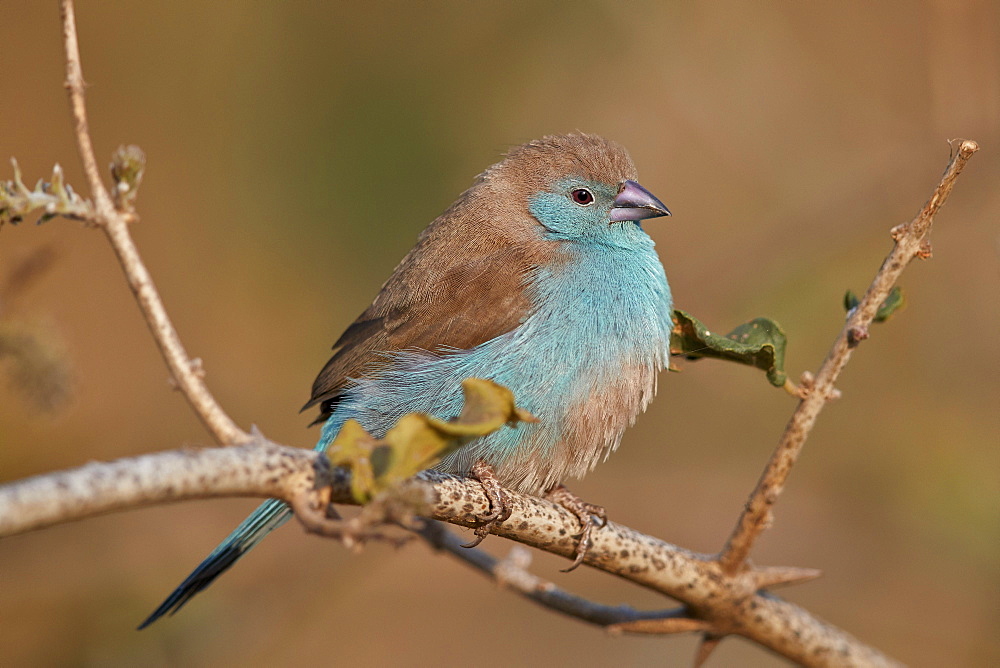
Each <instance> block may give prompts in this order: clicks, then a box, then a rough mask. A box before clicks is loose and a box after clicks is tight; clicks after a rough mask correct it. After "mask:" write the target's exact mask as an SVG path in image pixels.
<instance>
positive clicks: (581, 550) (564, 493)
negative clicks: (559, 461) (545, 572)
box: [545, 485, 608, 573]
mask: <svg viewBox="0 0 1000 668" xmlns="http://www.w3.org/2000/svg"><path fill="white" fill-rule="evenodd" d="M545 498H547V499H548V500H549V501H551V502H553V503H557V504H559V505H560V506H562V507H563V508H565V509H566V510H568V511H569V512H571V513H573V514H574V515H576V517H577V519H578V520H580V527H581V529H580V534H579V536H580V542H579V543H577V545H576V553H575V557H576V558H575V559H573V563H572V564H570V566H569V568H564V569H562V570H563V573H568V572H570V571H571V570H573V569H574V568H576V567H577V566H579V565H580V564H582V563H583V558H584V557H586V556H587V551H588V550H589V549H590V545H591V540H590V533H591V531H593V528H594V518H595V517H596V518H597V519H598V520H600V526H601V528H604V527H605V526H607V524H608V513H607V511H605V510H604V507H603V506H595V505H594V504H592V503H587V502H586V501H584V500H583V499H581V498H580V497H578V496H577V495H576V494H574V493H573V492H571V491H569V490H568V489H566V488H565V487H564V486H563V485H556V486H555V487H553V488H552V489H550V490H549V491H548V492H546V493H545Z"/></svg>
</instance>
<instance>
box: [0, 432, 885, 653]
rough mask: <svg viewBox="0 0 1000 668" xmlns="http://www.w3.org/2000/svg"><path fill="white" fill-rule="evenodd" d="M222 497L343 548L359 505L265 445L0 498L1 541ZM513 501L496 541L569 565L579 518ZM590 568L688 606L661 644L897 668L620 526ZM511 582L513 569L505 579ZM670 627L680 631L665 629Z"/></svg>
mask: <svg viewBox="0 0 1000 668" xmlns="http://www.w3.org/2000/svg"><path fill="white" fill-rule="evenodd" d="M323 485H329V487H323ZM396 493H397V494H398V495H399V497H400V498H402V499H413V498H417V497H419V498H427V499H429V500H430V501H431V503H430V507H427V508H425V509H424V510H423V514H425V515H426V516H429V517H431V518H433V519H438V520H442V521H446V522H450V523H452V524H457V525H461V526H471V525H473V524H475V523H476V519H477V517H479V516H480V515H482V514H483V513H484V512H485V510H486V509H487V507H488V504H489V501H488V499H487V498H486V495H485V493H484V492H483V488H482V485H480V484H479V483H478V482H475V481H472V480H467V479H464V478H459V477H456V476H451V475H446V474H442V473H435V472H424V473H422V474H421V475H420V476H418V477H416V478H412V479H410V480H407V481H405V482H404V483H402V484H401V485H400V486H399V487H398V488H397V490H396ZM219 496H258V497H274V498H280V499H282V500H284V501H286V502H288V503H290V504H291V505H292V506H293V507H294V508H295V510H296V516H297V517H298V518H299V519H300V521H301V522H302V524H303V525H304V526H305V527H306V528H307V529H309V530H312V531H315V532H317V533H323V534H332V535H335V536H336V537H337V538H339V539H341V540H344V539H347V538H350V537H351V536H350V535H348V534H347V533H346V532H344V531H340V532H328V531H326V527H327V526H328V524H329V523H330V522H333V521H334V520H331V519H329V515H330V514H329V512H328V510H329V509H328V503H330V502H334V503H345V504H353V503H354V502H353V500H352V496H351V487H350V479H349V476H348V475H347V473H346V472H345V471H344V470H342V469H330V468H329V467H328V464H327V460H326V457H324V456H323V455H321V454H319V453H317V452H315V451H311V450H299V449H295V448H288V447H285V446H279V445H275V444H273V443H269V442H267V441H265V440H264V439H263V438H260V437H258V440H257V442H255V443H252V444H248V445H243V446H238V447H234V448H211V449H205V450H181V451H173V452H162V453H154V454H149V455H142V456H139V457H134V458H130V459H123V460H119V461H115V462H110V463H91V464H88V465H86V466H83V467H80V468H78V469H73V470H69V471H61V472H57V473H51V474H46V475H42V476H38V477H35V478H29V479H27V480H23V481H19V482H16V483H11V484H8V485H6V486H3V487H0V536H7V535H12V534H16V533H22V532H25V531H30V530H34V529H40V528H43V527H46V526H51V525H53V524H57V523H60V522H66V521H71V520H75V519H81V518H84V517H91V516H94V515H98V514H102V513H107V512H111V511H115V510H123V509H126V508H133V507H137V506H143V505H151V504H157V503H168V502H173V501H180V500H184V499H200V498H208V497H219ZM507 500H508V504H509V506H510V508H511V510H512V513H511V517H510V519H509V520H507V521H506V522H504V523H503V524H502V525H501V526H500V527H498V528H497V529H496V530H495V533H496V534H497V535H499V536H503V537H505V538H510V539H512V540H515V541H518V542H521V543H524V544H525V545H529V546H531V547H536V548H538V549H542V550H545V551H547V552H551V553H553V554H558V555H561V556H563V557H566V558H572V556H573V554H574V552H575V548H576V539H575V538H574V534H576V533H578V531H579V524H578V521H577V519H576V517H575V516H574V515H572V514H571V513H569V512H568V511H567V510H566V509H564V508H562V507H560V506H557V505H555V504H553V503H551V502H549V501H546V500H544V499H539V498H535V497H529V496H522V495H520V494H515V493H514V492H510V491H508V492H507ZM366 537H370V536H366ZM585 563H587V564H588V565H590V566H592V567H594V568H597V569H599V570H602V571H604V572H606V573H611V574H613V575H618V576H619V577H622V578H624V579H626V580H629V581H631V582H633V583H635V584H638V585H641V586H643V587H647V588H649V589H651V590H653V591H657V592H659V593H661V594H665V595H667V596H669V597H671V598H674V599H676V600H678V601H681V602H682V603H684V605H685V607H686V610H687V611H688V616H686V617H680V616H679V613H676V612H665V613H637V615H640V616H642V615H646V614H659V616H660V618H661V622H660V624H661V628H660V632H663V633H675V632H678V631H680V630H701V629H704V628H705V627H706V626H707V627H708V628H710V629H711V633H712V634H714V635H719V636H723V635H728V634H737V635H741V636H744V637H746V638H749V639H751V640H753V641H755V642H757V643H759V644H761V645H763V646H765V647H768V648H770V649H771V650H773V651H775V652H778V653H779V654H782V655H783V656H786V657H788V658H790V659H792V660H795V661H799V662H800V663H804V664H806V665H816V666H820V665H842V666H847V665H893V664H892V661H891V660H890V659H888V658H886V657H885V656H883V655H882V654H880V653H879V652H878V651H877V650H875V649H873V648H870V647H867V646H865V645H864V644H863V643H861V642H860V641H858V640H857V639H855V638H854V637H852V636H851V635H850V634H848V633H846V632H844V631H842V630H840V629H837V628H836V627H833V626H831V625H829V624H826V623H825V622H823V621H821V620H819V619H817V618H815V617H813V616H812V615H810V614H809V613H808V612H807V611H806V610H803V609H802V608H799V607H798V606H795V605H793V604H791V603H788V602H786V601H782V600H781V599H779V598H776V597H774V596H772V595H770V594H767V593H766V592H759V591H757V582H758V577H757V576H756V574H755V572H754V571H748V572H743V573H739V574H736V575H732V576H726V575H725V574H724V573H723V572H722V570H721V568H720V567H719V564H718V563H717V562H716V561H714V560H713V559H712V558H711V557H708V556H705V555H699V554H695V553H693V552H691V551H689V550H685V549H683V548H679V547H677V546H674V545H671V544H669V543H666V542H664V541H661V540H659V539H657V538H653V537H651V536H646V535H644V534H641V533H639V532H637V531H634V530H632V529H629V528H628V527H625V526H621V525H619V524H615V523H613V522H609V523H608V524H607V526H605V527H603V528H595V530H594V533H593V546H592V547H591V549H590V551H588V553H587V556H586V560H585ZM513 572H514V571H511V570H510V569H508V574H511V573H513ZM765 572H766V571H765ZM515 579H516V578H513V577H512V578H511V586H514V587H515V588H517V587H518V586H520V587H522V588H523V589H525V591H527V590H530V589H531V582H532V581H531V580H530V579H529V580H522V581H521V583H520V585H518V584H516V583H515V582H514V580H515ZM534 582H535V584H536V585H537V584H538V583H539V582H540V581H538V580H534ZM544 589H545V587H544V586H543V587H542V590H543V591H544ZM525 595H527V594H525ZM532 598H533V600H536V601H537V602H540V603H542V602H543V601H544V604H545V605H547V606H548V607H551V608H554V609H558V608H559V607H560V606H562V607H564V608H567V609H568V610H575V611H576V613H573V612H568V613H567V614H573V615H574V616H577V617H579V618H581V619H585V618H586V616H587V615H588V614H591V615H593V616H594V617H595V619H594V620H587V621H593V623H600V622H599V621H598V619H599V618H600V616H601V615H604V614H609V615H611V617H610V618H611V619H613V613H610V612H609V609H607V608H603V607H592V608H590V612H587V606H586V605H585V603H584V602H583V600H582V599H578V600H574V598H573V597H572V595H569V594H565V595H560V594H553V595H552V596H550V597H546V596H545V595H544V593H538V594H537V595H536V596H534V597H532ZM559 599H562V600H559ZM591 605H592V606H597V605H598V604H591ZM618 614H621V615H626V614H627V613H625V612H621V613H618ZM674 615H677V616H676V617H673V616H674ZM671 618H674V619H676V620H685V621H665V619H671ZM691 619H694V620H696V621H693V622H692V621H690V620H691ZM623 621H627V620H623ZM636 621H639V620H636ZM650 623H652V622H650ZM623 630H630V631H631V630H634V631H636V632H645V633H649V632H653V631H654V629H652V628H651V627H650V626H648V625H640V627H637V628H636V629H630V628H629V627H628V625H626V626H625V627H624V629H623Z"/></svg>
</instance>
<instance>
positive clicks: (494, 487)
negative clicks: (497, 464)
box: [462, 460, 511, 548]
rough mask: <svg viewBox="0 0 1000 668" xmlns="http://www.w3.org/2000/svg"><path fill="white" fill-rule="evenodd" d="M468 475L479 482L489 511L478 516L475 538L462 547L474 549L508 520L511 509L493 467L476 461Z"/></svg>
mask: <svg viewBox="0 0 1000 668" xmlns="http://www.w3.org/2000/svg"><path fill="white" fill-rule="evenodd" d="M469 475H470V476H471V477H473V478H475V479H476V480H478V481H479V484H481V485H482V486H483V492H484V493H485V494H486V498H487V499H489V501H490V510H489V512H487V513H486V514H485V515H480V516H479V518H478V519H477V522H476V528H475V536H476V537H475V538H474V539H473V540H472V541H471V542H469V543H466V544H464V545H462V547H470V548H471V547H476V546H477V545H479V544H480V543H482V542H483V539H484V538H486V537H487V536H488V535H490V530H491V529H493V527H496V526H500V525H501V524H503V523H504V522H506V521H507V520H508V519H509V518H510V514H511V508H510V506H509V505H508V503H507V495H506V494H505V493H504V491H503V487H502V486H501V485H500V481H499V480H497V478H496V475H494V473H493V467H492V466H490V465H489V464H487V463H486V462H484V461H481V460H480V461H477V462H476V463H475V464H473V465H472V468H471V469H469Z"/></svg>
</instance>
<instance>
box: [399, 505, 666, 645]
mask: <svg viewBox="0 0 1000 668" xmlns="http://www.w3.org/2000/svg"><path fill="white" fill-rule="evenodd" d="M417 533H418V534H419V535H420V537H421V538H423V539H424V540H425V541H427V543H428V544H430V545H431V547H433V548H434V549H436V550H441V551H444V552H447V553H448V554H450V555H452V556H453V557H455V558H457V559H459V560H460V561H463V562H465V563H466V564H468V565H470V566H472V567H473V568H475V569H476V570H478V571H479V572H481V573H483V574H484V575H486V576H487V577H488V578H490V579H491V580H493V581H494V582H496V583H497V584H499V585H500V586H502V587H505V588H507V589H511V590H513V591H516V592H517V593H518V594H521V595H522V596H524V597H525V598H527V599H528V600H530V601H534V602H535V603H538V604H539V605H541V606H543V607H546V608H549V609H552V610H555V611H556V612H561V613H563V614H565V615H568V616H570V617H575V618H577V619H580V620H582V621H585V622H589V623H591V624H595V625H597V626H603V627H609V626H612V625H615V624H622V623H624V622H634V621H637V620H662V619H676V618H681V617H685V615H686V612H685V609H684V608H673V609H670V610H636V609H635V608H633V607H631V606H628V605H617V606H611V605H602V604H600V603H595V602H593V601H589V600H587V599H585V598H582V597H580V596H576V595H575V594H570V593H569V592H566V591H563V590H562V589H559V588H558V587H556V586H555V585H554V584H553V583H551V582H549V581H547V580H543V579H542V578H540V577H538V576H537V575H533V574H532V573H530V572H529V571H528V570H527V566H528V563H526V562H530V559H531V556H530V553H528V552H526V551H525V550H524V548H522V547H514V548H513V549H512V550H511V554H510V555H508V557H507V558H506V559H503V560H500V559H496V558H495V557H493V556H491V555H489V554H487V553H486V552H483V551H482V550H480V549H468V548H465V547H464V546H463V545H464V543H465V541H464V540H462V539H460V538H459V537H458V536H456V535H455V534H453V533H451V532H450V531H448V530H447V529H445V528H444V526H443V525H442V524H440V523H439V522H428V523H426V524H425V525H424V527H423V528H421V529H419V530H418V531H417Z"/></svg>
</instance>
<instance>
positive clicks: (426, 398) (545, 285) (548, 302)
mask: <svg viewBox="0 0 1000 668" xmlns="http://www.w3.org/2000/svg"><path fill="white" fill-rule="evenodd" d="M616 225H620V226H621V229H620V232H621V233H622V234H625V235H627V237H628V243H627V244H624V245H619V244H611V245H608V244H601V243H590V242H580V243H567V242H562V243H560V250H561V253H562V255H561V258H560V260H559V261H557V262H555V263H552V264H551V265H550V266H545V267H538V268H536V269H535V271H534V272H533V273H532V274H531V275H529V276H528V277H527V278H526V286H525V288H526V289H527V290H528V291H529V294H530V295H531V302H532V304H533V309H532V311H531V312H530V313H529V315H528V316H527V317H526V318H525V320H524V321H523V323H522V324H521V325H520V326H519V327H517V328H516V329H514V330H512V331H510V332H508V333H506V334H503V335H501V336H499V337H497V338H495V339H492V340H490V341H487V342H485V343H483V344H481V345H479V346H477V347H475V348H472V349H470V350H439V351H435V352H434V353H431V352H426V351H403V352H395V353H391V354H389V355H387V358H388V359H389V360H390V362H391V363H390V364H389V365H387V366H386V367H384V368H383V369H381V370H380V371H378V372H376V373H374V374H371V375H369V376H367V377H364V378H359V379H356V382H355V383H354V384H352V386H351V387H350V388H349V389H348V390H347V391H346V392H345V396H344V399H343V400H342V401H341V402H340V404H339V405H338V407H337V409H336V411H335V412H334V414H333V415H332V416H331V417H330V419H329V420H328V421H327V423H326V424H325V425H324V427H323V434H322V438H321V440H320V443H319V444H318V445H317V448H319V449H325V447H326V446H327V445H328V444H329V443H330V441H331V440H332V439H333V437H334V436H335V435H336V433H337V431H339V429H340V425H341V424H342V423H343V422H344V420H346V419H348V418H355V419H357V420H358V421H359V422H361V424H362V425H363V426H364V427H365V428H366V429H367V430H368V431H370V432H371V433H373V434H374V435H375V436H377V437H381V436H383V435H384V434H385V432H386V431H387V430H388V429H389V428H390V427H391V426H392V425H393V424H395V423H396V421H397V420H398V419H399V418H400V417H401V416H402V415H404V414H406V413H410V412H414V411H420V412H427V413H431V414H433V415H436V416H439V417H442V418H449V417H452V416H455V415H457V414H458V413H459V412H460V410H461V404H462V393H461V388H460V384H461V381H462V380H463V379H465V378H468V377H471V376H476V377H481V378H489V379H491V380H494V381H496V382H498V383H500V384H502V385H505V386H507V387H509V388H510V389H511V391H513V393H514V397H515V400H516V402H517V404H518V405H519V406H521V407H523V408H525V409H527V410H529V411H531V412H532V413H534V414H535V415H536V416H537V417H538V418H539V420H540V422H539V423H536V424H527V423H524V424H521V425H519V426H517V427H503V428H502V429H500V430H499V431H497V432H495V433H493V434H490V435H488V436H485V437H483V438H482V439H479V440H478V441H475V442H473V443H470V444H468V445H467V446H465V447H463V448H462V450H460V451H459V452H457V453H455V454H453V455H452V456H450V457H449V458H448V459H446V460H445V461H444V462H443V463H442V465H441V466H440V468H442V469H443V470H446V471H449V472H455V473H465V472H467V470H468V467H469V466H470V465H471V464H472V463H473V462H474V461H475V460H476V459H485V460H486V461H487V462H489V463H491V464H492V465H493V466H494V468H495V469H496V470H497V476H498V478H499V479H500V480H501V482H503V483H504V484H505V485H506V486H508V487H511V488H514V489H519V490H520V491H524V492H539V491H544V489H547V488H548V487H551V485H552V484H555V483H556V482H559V481H560V480H561V479H562V478H563V477H564V476H565V475H573V476H579V475H582V474H583V473H585V472H586V471H587V470H589V468H590V467H592V466H593V465H594V464H595V463H596V462H597V461H598V460H599V459H600V458H602V457H603V456H604V455H606V454H607V452H609V451H610V449H613V448H614V447H615V446H617V443H618V440H619V439H620V437H621V431H622V430H624V428H625V427H626V426H627V425H628V424H629V423H631V421H632V420H633V419H634V417H635V415H636V414H637V413H638V412H639V411H640V410H642V409H643V408H644V407H645V405H646V403H648V401H649V400H650V399H651V398H652V394H653V392H654V391H655V379H656V372H657V371H659V370H660V369H661V368H662V367H663V366H664V365H665V364H666V362H667V359H668V355H669V350H668V345H669V340H670V329H671V326H672V322H671V319H670V312H671V301H670V290H669V288H668V286H667V281H666V277H665V275H664V272H663V267H662V265H661V264H660V261H659V259H658V258H657V256H656V252H655V251H654V250H653V241H652V240H651V239H650V238H649V237H648V236H647V235H646V234H645V233H644V232H643V231H642V230H641V229H639V227H638V226H637V225H635V224H633V223H620V224H616Z"/></svg>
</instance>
